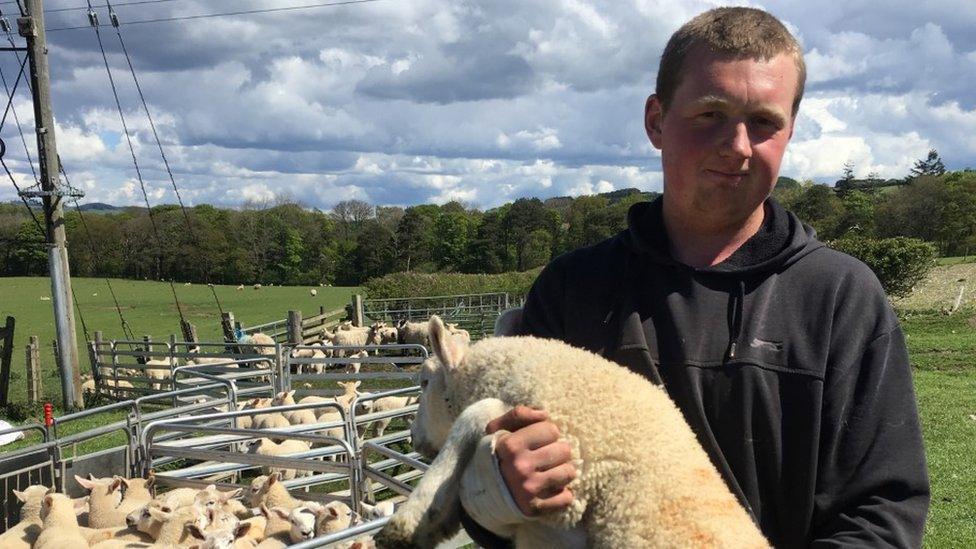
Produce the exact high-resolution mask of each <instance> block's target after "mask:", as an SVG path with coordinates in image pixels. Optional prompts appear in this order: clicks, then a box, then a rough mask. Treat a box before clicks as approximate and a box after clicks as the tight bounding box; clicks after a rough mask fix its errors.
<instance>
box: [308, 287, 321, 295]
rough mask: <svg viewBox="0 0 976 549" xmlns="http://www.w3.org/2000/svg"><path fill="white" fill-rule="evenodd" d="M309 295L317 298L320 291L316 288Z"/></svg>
mask: <svg viewBox="0 0 976 549" xmlns="http://www.w3.org/2000/svg"><path fill="white" fill-rule="evenodd" d="M308 293H309V294H311V296H312V297H315V296H317V295H319V292H318V290H316V289H315V288H312V289H311V290H309V291H308Z"/></svg>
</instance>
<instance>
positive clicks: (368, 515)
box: [359, 499, 396, 520]
mask: <svg viewBox="0 0 976 549" xmlns="http://www.w3.org/2000/svg"><path fill="white" fill-rule="evenodd" d="M359 507H360V508H361V509H362V510H363V511H362V516H363V520H376V519H381V518H383V517H392V516H393V513H394V512H396V506H395V503H394V500H392V499H387V500H384V501H381V502H379V503H377V504H376V505H370V504H368V503H364V502H363V503H360V504H359Z"/></svg>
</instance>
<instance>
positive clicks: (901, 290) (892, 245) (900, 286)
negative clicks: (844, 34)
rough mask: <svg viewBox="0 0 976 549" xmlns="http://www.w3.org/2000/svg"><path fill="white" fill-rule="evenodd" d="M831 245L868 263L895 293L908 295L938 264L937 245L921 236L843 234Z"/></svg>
mask: <svg viewBox="0 0 976 549" xmlns="http://www.w3.org/2000/svg"><path fill="white" fill-rule="evenodd" d="M829 245H830V247H831V248H834V249H836V250H840V251H842V252H844V253H846V254H849V255H852V256H854V257H856V258H858V259H860V260H861V261H863V262H864V263H866V264H867V266H868V267H871V270H872V271H874V274H875V275H877V277H878V280H880V281H881V285H882V286H883V287H884V289H885V292H887V293H888V295H889V296H891V297H905V296H907V295H908V294H910V293H912V288H914V287H915V285H916V284H918V283H919V282H921V281H922V280H923V279H924V278H925V276H926V275H928V273H929V271H930V270H931V269H932V268H933V267H935V256H936V251H935V246H933V245H932V244H929V243H928V242H925V241H922V240H919V239H917V238H906V237H903V236H899V237H896V238H884V239H880V240H876V239H872V238H857V237H855V238H843V239H840V240H835V241H833V242H830V243H829Z"/></svg>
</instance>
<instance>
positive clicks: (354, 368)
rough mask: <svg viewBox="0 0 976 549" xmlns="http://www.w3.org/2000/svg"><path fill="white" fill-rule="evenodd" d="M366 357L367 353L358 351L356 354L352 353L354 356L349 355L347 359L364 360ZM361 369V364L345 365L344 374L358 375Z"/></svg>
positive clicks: (351, 363)
mask: <svg viewBox="0 0 976 549" xmlns="http://www.w3.org/2000/svg"><path fill="white" fill-rule="evenodd" d="M368 356H369V351H366V350H362V351H359V352H358V353H354V354H351V355H349V358H366V357H368ZM361 367H362V363H361V362H350V363H349V364H347V365H346V373H347V374H358V373H359V369H360V368H361Z"/></svg>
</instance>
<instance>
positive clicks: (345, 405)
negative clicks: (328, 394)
mask: <svg viewBox="0 0 976 549" xmlns="http://www.w3.org/2000/svg"><path fill="white" fill-rule="evenodd" d="M336 383H337V384H338V385H339V387H342V389H343V390H344V391H345V392H343V393H342V394H341V395H338V396H336V397H335V401H336V402H338V403H339V405H340V406H342V409H343V410H347V411H348V410H349V405H350V404H352V401H353V399H355V398H356V397H358V396H360V395H362V393H360V392H359V391H358V390H357V388H358V387H359V386H360V385H361V384H362V381H337V382H336Z"/></svg>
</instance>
